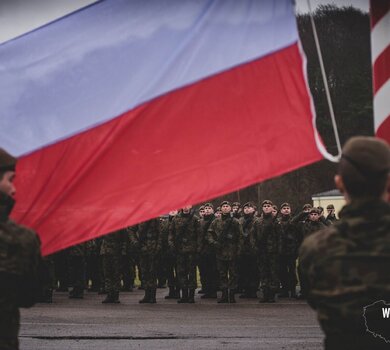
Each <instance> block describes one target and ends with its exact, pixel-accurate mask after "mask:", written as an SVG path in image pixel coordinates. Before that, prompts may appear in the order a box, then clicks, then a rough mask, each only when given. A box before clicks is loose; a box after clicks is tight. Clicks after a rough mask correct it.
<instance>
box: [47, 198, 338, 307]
mask: <svg viewBox="0 0 390 350" xmlns="http://www.w3.org/2000/svg"><path fill="white" fill-rule="evenodd" d="M233 204H234V205H231V204H230V203H229V202H226V201H224V202H222V203H221V205H220V207H219V210H220V215H215V213H214V207H213V205H212V204H211V203H205V204H204V205H202V206H201V208H200V209H201V210H199V211H198V214H199V216H197V215H195V211H194V210H193V208H192V207H191V206H186V207H184V208H182V209H181V210H180V211H177V210H173V211H171V212H170V213H169V215H168V216H161V217H160V218H156V219H152V220H149V221H147V222H144V223H141V224H138V225H135V226H132V227H129V228H127V229H124V230H119V231H117V232H114V233H112V234H111V235H107V236H103V237H101V238H99V239H97V240H92V241H89V242H87V243H85V244H82V245H79V246H76V247H72V248H71V249H67V250H66V251H65V252H62V253H61V254H66V255H65V256H67V266H68V272H69V273H68V275H67V277H66V278H64V277H62V278H63V280H64V281H66V279H68V280H69V282H67V284H66V290H68V287H73V288H72V289H71V291H70V294H69V296H70V297H71V298H83V295H84V294H83V293H84V288H88V285H89V283H91V288H93V290H95V291H96V290H97V289H98V286H99V280H103V281H104V283H103V286H101V288H100V291H99V293H104V294H107V297H106V298H105V299H104V300H103V303H119V291H120V290H121V287H122V290H125V291H130V290H132V286H133V283H134V279H135V269H134V267H135V265H136V264H137V266H138V274H139V277H140V282H141V288H142V289H144V290H145V295H144V297H143V298H142V299H141V300H140V303H152V304H153V303H155V302H156V288H157V287H158V283H160V282H161V283H164V284H165V281H167V282H168V287H169V292H168V294H167V295H166V296H165V299H178V302H179V303H194V302H195V295H194V294H195V290H196V288H197V287H198V285H197V269H198V270H199V277H200V282H201V287H202V289H201V290H199V292H198V293H200V294H203V295H201V298H205V299H207V298H210V299H211V298H217V292H218V291H221V292H222V296H221V299H220V300H219V302H220V303H226V302H230V303H234V302H235V294H236V293H240V298H257V297H258V294H257V291H258V290H259V289H260V291H261V294H260V297H261V299H260V301H261V302H266V303H268V302H269V303H273V302H275V301H276V296H277V295H278V296H279V297H291V298H294V297H297V298H304V295H303V294H302V293H301V294H299V295H296V286H297V282H298V279H297V275H296V265H297V256H298V249H299V246H300V245H301V243H302V241H303V239H304V238H306V237H308V236H310V235H311V234H313V233H314V232H316V231H317V230H320V229H322V228H324V227H326V226H327V225H331V224H332V222H335V221H334V219H335V215H334V210H333V211H332V212H331V213H329V214H330V215H328V216H327V217H326V218H325V217H324V216H323V215H321V210H320V209H318V208H313V207H312V206H311V205H310V204H305V205H304V206H303V208H302V212H300V213H299V214H298V215H296V216H295V217H292V215H291V211H292V210H291V206H290V205H289V204H288V203H283V204H282V205H281V207H280V212H279V210H278V208H277V207H276V206H275V205H274V204H273V203H272V202H271V201H270V200H265V201H264V202H263V203H262V205H261V209H260V215H256V213H257V207H256V205H255V204H254V203H252V202H248V203H246V204H245V205H244V206H242V207H241V205H240V203H238V202H236V203H233ZM232 208H234V211H233V210H232ZM332 220H333V221H332ZM83 247H84V248H83ZM96 251H99V252H100V254H101V255H100V256H99V257H95V260H93V261H95V265H97V266H91V261H92V260H90V259H88V256H94V255H95V252H96ZM86 258H87V259H86ZM96 261H97V262H96ZM101 264H102V268H100V265H101ZM92 265H93V264H92ZM85 266H86V268H87V270H86V271H87V275H86V278H85V274H84V272H83V271H84V267H85ZM95 267H96V269H95V271H94V272H93V273H90V272H88V271H91V269H94V268H95ZM60 271H61V270H60ZM99 271H100V272H99ZM161 271H165V272H164V276H165V277H161V276H162V275H161ZM159 273H160V274H159ZM100 275H101V277H100V278H98V277H97V276H100ZM57 280H60V278H57V279H56V281H57ZM61 281H62V280H61ZM56 283H57V282H56ZM64 283H65V282H61V286H65V285H64ZM300 284H301V287H302V284H304V281H303V282H301V283H300ZM51 285H53V284H51ZM303 287H304V286H303ZM301 289H303V290H304V289H305V288H301ZM41 300H42V301H45V298H42V299H41ZM50 301H51V300H50V298H48V301H47V302H50Z"/></svg>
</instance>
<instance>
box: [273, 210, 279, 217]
mask: <svg viewBox="0 0 390 350" xmlns="http://www.w3.org/2000/svg"><path fill="white" fill-rule="evenodd" d="M276 215H278V211H277V210H276V209H272V216H273V217H275V216H276Z"/></svg>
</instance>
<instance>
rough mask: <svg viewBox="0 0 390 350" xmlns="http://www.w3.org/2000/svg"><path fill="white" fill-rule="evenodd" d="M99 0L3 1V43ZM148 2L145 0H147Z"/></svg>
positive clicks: (303, 6) (300, 7)
mask: <svg viewBox="0 0 390 350" xmlns="http://www.w3.org/2000/svg"><path fill="white" fill-rule="evenodd" d="M95 1H96V0H0V43H2V42H4V41H7V40H9V39H12V38H14V37H16V36H18V35H21V34H23V33H26V32H28V31H30V30H32V29H35V28H38V27H40V26H41V25H43V24H45V23H48V22H51V21H53V20H55V19H57V18H60V17H62V16H64V15H65V14H67V13H70V12H73V11H75V10H77V9H78V8H81V7H84V6H86V5H89V4H91V3H93V2H95ZM145 1H146V0H145ZM275 1H277V0H275ZM310 3H311V7H312V9H313V10H314V9H315V8H316V7H317V6H318V5H319V4H329V3H332V4H335V5H337V6H351V5H353V6H355V7H357V8H360V9H362V10H363V11H366V12H367V11H368V8H369V0H353V1H352V0H334V1H329V0H328V1H325V0H310ZM296 8H297V12H299V13H302V12H307V11H308V7H307V0H296Z"/></svg>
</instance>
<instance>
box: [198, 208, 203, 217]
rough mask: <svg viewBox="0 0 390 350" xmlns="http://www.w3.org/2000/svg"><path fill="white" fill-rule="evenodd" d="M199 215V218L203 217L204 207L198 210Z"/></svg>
mask: <svg viewBox="0 0 390 350" xmlns="http://www.w3.org/2000/svg"><path fill="white" fill-rule="evenodd" d="M199 215H200V217H201V218H202V217H203V215H204V209H201V210H199Z"/></svg>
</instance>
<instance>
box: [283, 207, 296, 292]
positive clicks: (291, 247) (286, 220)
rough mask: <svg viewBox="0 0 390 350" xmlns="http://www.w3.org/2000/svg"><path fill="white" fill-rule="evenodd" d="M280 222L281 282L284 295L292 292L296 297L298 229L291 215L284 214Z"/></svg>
mask: <svg viewBox="0 0 390 350" xmlns="http://www.w3.org/2000/svg"><path fill="white" fill-rule="evenodd" d="M279 224H280V226H281V250H280V282H281V284H282V295H283V296H286V297H287V296H288V294H289V293H291V297H294V296H295V288H296V285H297V276H296V260H297V257H298V247H299V239H298V231H297V228H296V225H294V224H293V223H292V222H291V216H290V215H282V216H281V217H280V221H279Z"/></svg>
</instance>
